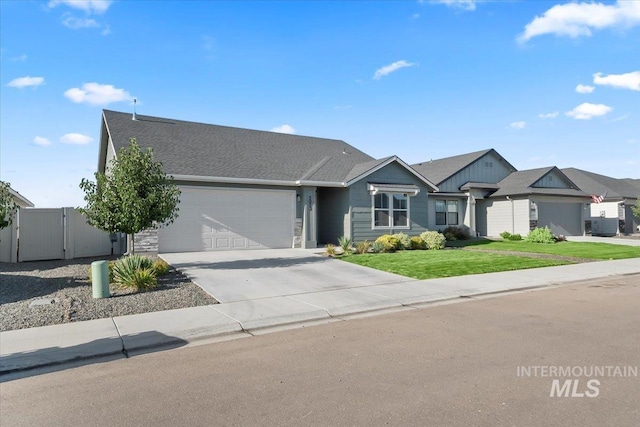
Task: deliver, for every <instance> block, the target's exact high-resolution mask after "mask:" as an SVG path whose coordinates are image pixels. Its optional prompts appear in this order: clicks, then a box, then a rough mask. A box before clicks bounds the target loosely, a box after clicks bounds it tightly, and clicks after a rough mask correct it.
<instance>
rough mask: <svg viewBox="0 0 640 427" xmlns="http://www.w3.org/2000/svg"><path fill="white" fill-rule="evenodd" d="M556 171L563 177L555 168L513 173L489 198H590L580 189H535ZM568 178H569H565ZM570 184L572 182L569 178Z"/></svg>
mask: <svg viewBox="0 0 640 427" xmlns="http://www.w3.org/2000/svg"><path fill="white" fill-rule="evenodd" d="M552 171H555V172H556V173H557V174H559V175H561V176H562V175H563V173H562V171H560V169H558V168H557V167H555V166H549V167H545V168H537V169H528V170H523V171H518V172H513V173H512V174H510V175H509V176H507V177H506V178H504V179H503V180H502V181H500V182H499V183H498V186H499V187H500V189H499V190H498V191H496V192H495V193H493V194H492V195H491V196H489V197H500V196H502V197H504V196H517V195H525V194H545V195H551V196H577V197H588V196H589V195H588V194H587V193H585V192H584V191H581V190H580V189H579V188H539V187H533V184H535V183H536V182H537V181H539V180H540V179H541V178H542V177H543V176H545V175H546V174H548V173H550V172H552ZM565 178H567V177H565ZM567 181H568V183H569V184H573V185H574V186H575V183H573V182H571V180H570V179H568V178H567Z"/></svg>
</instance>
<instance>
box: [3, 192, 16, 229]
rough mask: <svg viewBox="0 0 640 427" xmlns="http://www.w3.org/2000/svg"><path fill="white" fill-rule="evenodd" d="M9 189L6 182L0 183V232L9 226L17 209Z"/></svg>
mask: <svg viewBox="0 0 640 427" xmlns="http://www.w3.org/2000/svg"><path fill="white" fill-rule="evenodd" d="M9 188H10V185H9V183H8V182H4V181H0V230H2V229H3V228H6V227H8V226H10V225H11V223H12V222H13V217H14V216H15V213H16V209H18V205H17V204H16V202H15V201H14V200H13V196H12V195H11V191H9Z"/></svg>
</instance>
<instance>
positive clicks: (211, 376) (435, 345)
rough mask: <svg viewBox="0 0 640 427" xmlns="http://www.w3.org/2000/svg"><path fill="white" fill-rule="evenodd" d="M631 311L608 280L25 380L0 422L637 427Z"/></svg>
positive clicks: (13, 383)
mask: <svg viewBox="0 0 640 427" xmlns="http://www.w3.org/2000/svg"><path fill="white" fill-rule="evenodd" d="M639 302H640V276H639V275H633V276H618V277H613V278H611V277H610V278H607V279H602V280H593V281H589V282H586V283H584V282H583V283H575V284H570V285H564V286H561V287H557V288H546V289H543V290H535V291H525V292H519V293H514V294H510V295H496V296H491V297H484V298H479V299H475V298H469V299H468V300H467V301H464V302H458V303H451V304H441V305H430V306H426V307H424V308H422V309H419V310H415V309H410V310H409V309H408V310H406V311H400V312H397V313H392V314H385V315H379V316H373V317H364V318H360V319H352V320H348V321H338V322H333V323H327V324H323V325H318V326H312V327H305V328H300V329H293V330H286V331H282V332H277V333H270V334H266V335H260V336H255V337H252V338H247V339H237V340H232V341H226V342H217V343H212V344H206V345H198V346H190V347H186V348H180V349H175V350H170V351H163V352H156V353H148V354H142V355H137V356H133V357H130V358H128V359H123V360H116V361H110V362H104V363H92V364H87V365H85V366H80V367H77V368H68V369H61V370H59V371H57V372H51V373H43V374H35V373H30V374H29V375H30V376H27V377H24V378H19V379H10V378H9V379H7V378H5V379H4V381H3V382H2V383H1V384H0V394H1V401H0V402H1V406H0V424H1V425H2V426H22V425H24V426H27V425H28V426H34V425H55V426H58V425H82V424H84V425H95V426H114V425H118V426H119V425H140V426H147V425H148V426H164V425H166V426H169V425H170V426H176V425H194V426H195V425H203V426H204V425H206V426H210V425H274V426H275V425H278V426H282V425H332V426H337V425H367V426H369V425H387V424H388V425H434V426H444V425H459V426H470V425H480V426H500V425H509V426H512V425H517V426H530V425H532V426H533V425H541V426H542V425H544V426H548V425H563V426H574V425H575V426H578V425H579V426H603V425H615V426H638V425H640V377H639V376H638V375H640V372H638V367H639V366H640V328H638V325H640V308H639V307H640V305H639ZM606 366H608V367H619V368H624V369H626V373H627V375H626V376H624V375H615V374H616V373H617V372H615V371H611V370H609V371H607V373H605V374H602V373H597V372H595V373H594V372H589V370H590V369H591V370H592V371H593V367H606ZM553 367H556V368H558V367H560V368H569V369H570V372H571V374H570V375H568V376H558V375H555V376H553V375H550V374H549V369H550V368H551V369H552V368H553ZM633 367H635V369H636V376H634V375H633ZM629 368H631V369H629ZM545 369H546V371H545ZM527 371H528V372H529V374H526V372H527ZM536 372H537V375H536V374H535V373H536ZM621 372H622V371H621ZM545 373H546V375H545ZM576 380H577V381H576ZM593 380H595V382H593ZM554 381H557V382H558V384H557V387H560V386H562V387H564V385H565V382H566V381H570V382H569V388H563V389H562V392H560V390H559V389H556V390H555V395H554V396H553V397H552V396H550V394H553V393H554V387H556V386H554ZM590 381H591V382H590ZM558 394H560V395H561V396H560V397H558V396H557V395H558ZM590 396H591V397H590Z"/></svg>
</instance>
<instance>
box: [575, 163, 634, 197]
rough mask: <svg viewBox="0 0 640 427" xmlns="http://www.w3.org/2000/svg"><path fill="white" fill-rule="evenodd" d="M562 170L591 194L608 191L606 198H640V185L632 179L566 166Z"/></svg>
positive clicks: (597, 194)
mask: <svg viewBox="0 0 640 427" xmlns="http://www.w3.org/2000/svg"><path fill="white" fill-rule="evenodd" d="M562 172H563V173H564V174H565V175H566V176H568V177H569V179H570V180H571V181H573V182H575V183H576V185H577V186H578V187H580V188H581V189H582V190H583V191H585V192H587V193H589V194H593V195H596V196H599V195H601V194H604V192H605V191H606V192H607V196H606V198H605V200H607V199H610V200H615V199H637V198H640V186H638V185H635V184H634V183H633V181H634V180H632V179H617V178H612V177H610V176H606V175H599V174H597V173H593V172H588V171H585V170H582V169H576V168H565V169H562Z"/></svg>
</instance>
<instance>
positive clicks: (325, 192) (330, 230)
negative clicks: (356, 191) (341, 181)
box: [318, 188, 350, 245]
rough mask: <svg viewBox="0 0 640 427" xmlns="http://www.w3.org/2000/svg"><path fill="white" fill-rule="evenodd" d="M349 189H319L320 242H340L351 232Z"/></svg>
mask: <svg viewBox="0 0 640 427" xmlns="http://www.w3.org/2000/svg"><path fill="white" fill-rule="evenodd" d="M349 219H350V216H349V189H347V188H319V189H318V243H320V244H326V243H333V244H334V245H335V244H337V243H338V238H339V237H342V236H348V235H349V233H350V230H349V225H350V221H349Z"/></svg>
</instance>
